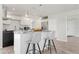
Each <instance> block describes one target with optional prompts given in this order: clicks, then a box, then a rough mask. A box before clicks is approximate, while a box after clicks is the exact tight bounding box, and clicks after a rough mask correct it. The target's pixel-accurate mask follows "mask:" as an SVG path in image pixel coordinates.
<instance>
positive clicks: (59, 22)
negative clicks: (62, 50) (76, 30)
mask: <svg viewBox="0 0 79 59" xmlns="http://www.w3.org/2000/svg"><path fill="white" fill-rule="evenodd" d="M66 23H67V19H66V17H64V16H62V15H60V16H57V15H56V16H55V17H52V16H51V17H50V19H49V23H48V24H49V26H48V27H49V30H51V31H55V32H56V38H57V40H61V41H66V40H67V37H66V36H67V35H66V29H67V28H66V27H67V24H66Z"/></svg>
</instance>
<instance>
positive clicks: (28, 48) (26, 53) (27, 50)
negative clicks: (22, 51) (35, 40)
mask: <svg viewBox="0 0 79 59" xmlns="http://www.w3.org/2000/svg"><path fill="white" fill-rule="evenodd" d="M29 47H30V43H29V44H28V47H27V51H26V54H27V53H28V50H29Z"/></svg>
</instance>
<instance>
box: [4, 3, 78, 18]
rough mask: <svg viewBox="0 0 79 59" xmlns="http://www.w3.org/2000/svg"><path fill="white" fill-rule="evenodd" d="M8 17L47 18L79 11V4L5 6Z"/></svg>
mask: <svg viewBox="0 0 79 59" xmlns="http://www.w3.org/2000/svg"><path fill="white" fill-rule="evenodd" d="M5 6H7V11H8V14H9V15H13V16H19V17H23V16H25V14H29V15H30V16H49V15H54V14H57V13H61V12H67V11H71V10H76V9H79V4H42V5H40V4H6V5H5Z"/></svg>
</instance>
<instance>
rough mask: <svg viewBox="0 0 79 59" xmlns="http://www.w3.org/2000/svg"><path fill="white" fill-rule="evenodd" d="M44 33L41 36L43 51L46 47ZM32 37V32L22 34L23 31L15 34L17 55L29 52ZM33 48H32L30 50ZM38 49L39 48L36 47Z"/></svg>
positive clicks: (40, 43)
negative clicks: (29, 41) (29, 42)
mask: <svg viewBox="0 0 79 59" xmlns="http://www.w3.org/2000/svg"><path fill="white" fill-rule="evenodd" d="M43 33H44V32H42V35H41V41H40V42H39V45H40V48H41V50H42V49H43V45H44V35H43ZM30 35H31V31H28V32H22V31H15V32H14V52H15V54H25V53H26V50H27V42H26V41H28V40H29V37H30ZM31 48H32V47H31V46H30V49H31ZM36 48H37V46H36Z"/></svg>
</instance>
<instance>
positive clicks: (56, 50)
mask: <svg viewBox="0 0 79 59" xmlns="http://www.w3.org/2000/svg"><path fill="white" fill-rule="evenodd" d="M52 43H53V46H54V49H55V53H57V49H56V46H55V43H54V41H53V40H52Z"/></svg>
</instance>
